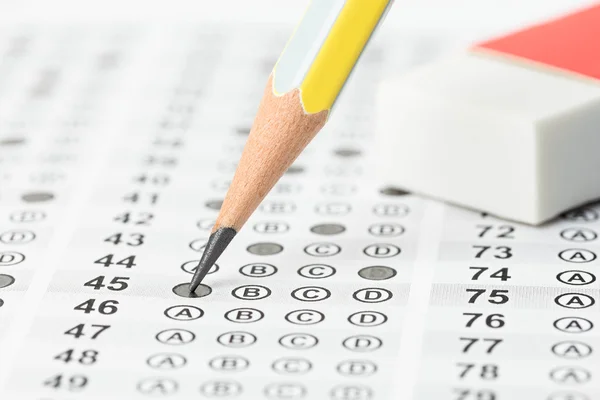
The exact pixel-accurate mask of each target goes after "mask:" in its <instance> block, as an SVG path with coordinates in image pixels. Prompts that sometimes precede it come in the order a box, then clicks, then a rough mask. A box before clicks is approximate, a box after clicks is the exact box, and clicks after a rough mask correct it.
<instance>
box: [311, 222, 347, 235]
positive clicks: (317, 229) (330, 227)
mask: <svg viewBox="0 0 600 400" xmlns="http://www.w3.org/2000/svg"><path fill="white" fill-rule="evenodd" d="M310 231H311V232H312V233H316V234H317V235H339V234H340V233H342V232H344V231H346V227H345V226H344V225H341V224H320V225H315V226H313V227H311V228H310Z"/></svg>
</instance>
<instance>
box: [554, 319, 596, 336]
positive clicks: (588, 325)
mask: <svg viewBox="0 0 600 400" xmlns="http://www.w3.org/2000/svg"><path fill="white" fill-rule="evenodd" d="M553 325H554V327H555V328H556V329H558V330H559V331H561V332H565V333H584V332H589V331H591V330H592V329H593V328H594V324H593V323H592V321H590V320H589V319H585V318H582V317H564V318H559V319H557V320H556V321H554V323H553Z"/></svg>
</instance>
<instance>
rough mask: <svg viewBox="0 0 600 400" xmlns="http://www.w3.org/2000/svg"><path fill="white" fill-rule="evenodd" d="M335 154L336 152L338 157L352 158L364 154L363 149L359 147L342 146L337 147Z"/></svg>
mask: <svg viewBox="0 0 600 400" xmlns="http://www.w3.org/2000/svg"><path fill="white" fill-rule="evenodd" d="M333 154H335V155H336V156H338V157H343V158H351V157H358V156H360V155H362V151H360V150H359V149H352V148H345V147H341V148H339V149H335V150H334V151H333Z"/></svg>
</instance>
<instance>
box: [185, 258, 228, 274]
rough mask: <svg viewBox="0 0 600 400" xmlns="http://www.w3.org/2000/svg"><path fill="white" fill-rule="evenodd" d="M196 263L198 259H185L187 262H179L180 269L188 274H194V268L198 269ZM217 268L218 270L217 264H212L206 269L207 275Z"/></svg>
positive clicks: (198, 261)
mask: <svg viewBox="0 0 600 400" xmlns="http://www.w3.org/2000/svg"><path fill="white" fill-rule="evenodd" d="M198 264H200V260H191V261H187V262H185V263H183V264H181V269H182V270H183V271H184V272H186V273H188V274H190V275H194V274H195V273H196V270H197V269H198ZM218 270H219V265H217V264H213V266H212V267H210V269H209V270H208V275H210V274H214V273H215V272H217V271H218Z"/></svg>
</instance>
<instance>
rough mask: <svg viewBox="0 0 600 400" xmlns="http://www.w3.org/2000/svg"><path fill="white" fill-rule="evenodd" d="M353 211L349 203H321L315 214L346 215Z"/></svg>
mask: <svg viewBox="0 0 600 400" xmlns="http://www.w3.org/2000/svg"><path fill="white" fill-rule="evenodd" d="M350 211H352V206H351V205H350V204H347V203H321V204H319V205H317V207H316V208H315V212H316V213H317V214H321V215H346V214H349V213H350Z"/></svg>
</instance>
